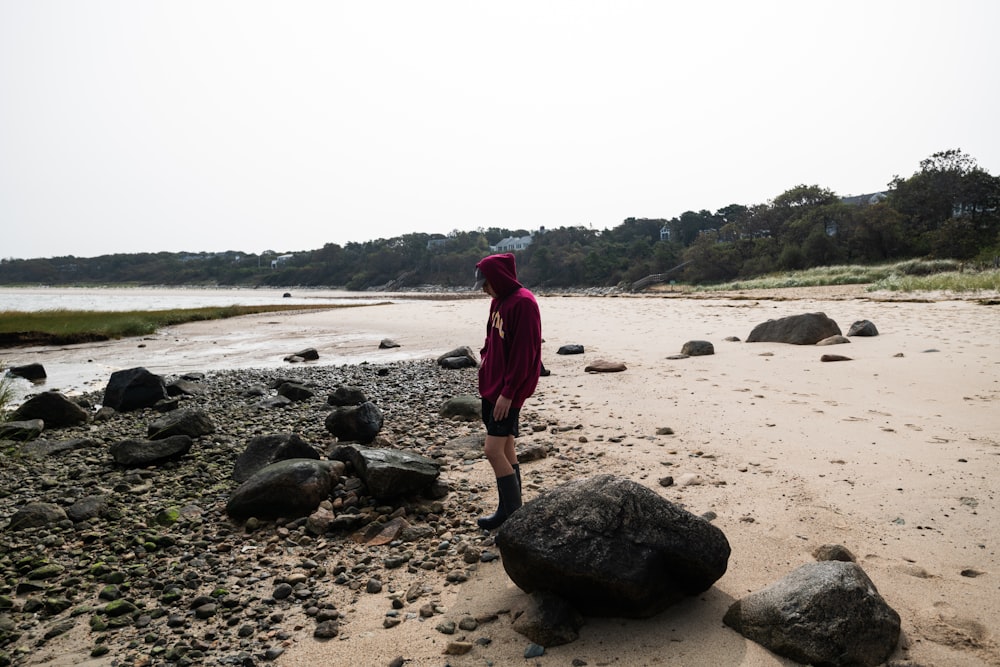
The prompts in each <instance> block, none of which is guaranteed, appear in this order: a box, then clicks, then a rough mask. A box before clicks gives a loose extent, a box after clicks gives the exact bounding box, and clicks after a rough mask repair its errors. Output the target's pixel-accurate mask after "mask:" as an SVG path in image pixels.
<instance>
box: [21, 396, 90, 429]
mask: <svg viewBox="0 0 1000 667" xmlns="http://www.w3.org/2000/svg"><path fill="white" fill-rule="evenodd" d="M11 419H12V420H13V421H23V420H28V419H41V420H42V421H43V422H45V427H46V428H63V427H65V426H76V425H78V424H86V423H87V420H88V419H90V415H89V414H87V411H86V410H84V409H83V408H81V407H80V406H79V405H77V404H76V403H74V402H73V401H71V400H70V399H69V398H67V397H66V396H64V395H63V394H60V393H59V392H57V391H46V392H42V393H41V394H35V395H34V396H32V397H31V398H29V399H28V400H27V401H25V402H24V403H23V404H21V406H20V407H19V408H18V409H17V410H15V411H14V414H13V415H11Z"/></svg>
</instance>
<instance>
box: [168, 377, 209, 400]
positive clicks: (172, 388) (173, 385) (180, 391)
mask: <svg viewBox="0 0 1000 667" xmlns="http://www.w3.org/2000/svg"><path fill="white" fill-rule="evenodd" d="M166 390H167V396H201V395H202V394H204V393H205V385H203V384H200V383H199V382H197V381H195V380H188V379H187V378H179V379H177V380H174V381H173V382H169V383H167V384H166Z"/></svg>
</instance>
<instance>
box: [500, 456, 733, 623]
mask: <svg viewBox="0 0 1000 667" xmlns="http://www.w3.org/2000/svg"><path fill="white" fill-rule="evenodd" d="M496 542H497V545H498V546H499V547H500V553H501V555H502V556H503V565H504V569H506V570H507V574H508V575H509V576H510V578H511V580H512V581H513V582H514V583H515V584H517V585H518V586H519V587H520V588H521V589H523V590H524V591H526V592H528V593H532V592H534V591H549V592H551V593H554V594H556V595H559V596H561V597H563V598H565V599H566V600H567V601H569V602H570V603H571V604H573V605H574V606H575V607H576V608H577V609H579V610H580V611H581V612H582V613H584V614H587V615H593V616H626V617H646V616H651V615H653V614H656V613H658V612H660V611H662V610H663V609H665V608H666V607H668V606H670V605H671V604H673V603H675V602H677V601H679V600H681V599H682V598H683V597H684V596H688V595H697V594H699V593H701V592H703V591H705V590H707V589H708V588H710V587H711V586H712V584H713V583H715V581H716V580H718V579H719V577H721V576H722V575H723V574H724V573H725V572H726V567H727V566H728V561H729V553H730V548H729V542H728V541H727V540H726V536H725V535H724V534H723V533H722V531H721V530H719V529H718V528H717V527H715V526H713V525H712V524H710V523H709V522H708V521H706V520H704V519H702V518H700V517H697V516H695V515H694V514H691V513H690V512H688V511H687V510H684V509H682V508H680V507H678V506H677V505H674V504H673V503H671V502H669V501H667V500H664V499H663V498H661V497H660V496H658V495H657V494H656V493H655V492H653V491H652V490H650V489H648V488H646V487H645V486H642V485H641V484H637V483H635V482H632V481H630V480H627V479H624V478H621V477H615V476H613V475H598V476H595V477H590V478H587V479H583V480H578V481H573V482H569V483H567V484H564V485H562V486H559V487H556V488H555V489H553V490H552V491H549V492H548V493H546V494H544V495H542V496H540V497H538V498H536V499H534V500H532V501H530V502H528V503H526V504H525V505H524V506H523V507H522V508H521V509H520V510H518V511H517V512H515V513H514V514H513V515H512V516H511V517H510V518H509V519H507V521H506V522H505V523H504V524H503V525H502V526H501V527H500V530H499V532H498V533H497V538H496Z"/></svg>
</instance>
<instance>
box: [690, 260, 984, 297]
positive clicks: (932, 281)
mask: <svg viewBox="0 0 1000 667" xmlns="http://www.w3.org/2000/svg"><path fill="white" fill-rule="evenodd" d="M824 285H868V290H869V291H875V290H895V291H913V292H919V291H935V290H943V291H950V292H978V291H982V290H994V291H996V290H998V289H1000V271H997V270H996V269H987V270H983V271H978V270H975V269H968V268H963V267H962V264H961V263H960V262H958V261H956V260H950V259H941V260H907V261H905V262H898V263H896V264H879V265H873V266H860V265H842V266H822V267H817V268H814V269H808V270H805V271H786V272H783V273H774V274H771V275H767V276H762V277H760V278H754V279H751V280H738V281H734V282H731V283H723V284H719V285H708V286H703V287H698V288H696V289H697V290H698V291H704V292H720V291H735V290H746V289H781V288H786V287H822V286H824Z"/></svg>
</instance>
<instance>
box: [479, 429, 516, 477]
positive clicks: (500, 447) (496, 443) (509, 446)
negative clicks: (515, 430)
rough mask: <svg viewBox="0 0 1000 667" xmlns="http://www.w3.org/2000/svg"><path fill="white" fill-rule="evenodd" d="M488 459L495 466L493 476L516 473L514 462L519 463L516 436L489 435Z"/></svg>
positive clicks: (486, 448)
mask: <svg viewBox="0 0 1000 667" xmlns="http://www.w3.org/2000/svg"><path fill="white" fill-rule="evenodd" d="M484 449H485V452H486V459H487V460H488V461H489V462H490V465H491V466H492V467H493V476H494V477H496V478H497V479H500V478H501V477H506V476H507V475H513V474H514V467H513V464H514V463H517V454H516V453H515V450H514V436H512V435H508V436H502V435H487V436H486V446H485V448H484Z"/></svg>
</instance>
